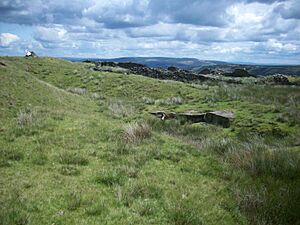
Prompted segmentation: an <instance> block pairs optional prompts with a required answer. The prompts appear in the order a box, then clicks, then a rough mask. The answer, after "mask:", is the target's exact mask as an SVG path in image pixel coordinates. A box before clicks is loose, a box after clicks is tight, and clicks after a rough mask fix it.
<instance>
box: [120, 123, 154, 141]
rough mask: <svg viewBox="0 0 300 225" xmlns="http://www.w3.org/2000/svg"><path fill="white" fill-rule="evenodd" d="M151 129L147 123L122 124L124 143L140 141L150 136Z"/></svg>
mask: <svg viewBox="0 0 300 225" xmlns="http://www.w3.org/2000/svg"><path fill="white" fill-rule="evenodd" d="M151 134H152V129H151V127H150V126H149V124H148V123H146V122H142V123H137V122H134V123H129V124H126V125H125V126H124V131H123V137H124V140H125V142H126V143H137V144H138V143H141V142H142V141H143V140H144V139H146V138H149V137H151Z"/></svg>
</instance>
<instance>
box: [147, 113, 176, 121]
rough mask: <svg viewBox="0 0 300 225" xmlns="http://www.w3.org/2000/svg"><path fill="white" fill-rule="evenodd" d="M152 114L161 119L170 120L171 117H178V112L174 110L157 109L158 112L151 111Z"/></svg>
mask: <svg viewBox="0 0 300 225" xmlns="http://www.w3.org/2000/svg"><path fill="white" fill-rule="evenodd" d="M150 114H152V115H154V116H156V117H158V118H160V119H161V120H169V119H175V118H176V113H174V112H170V113H166V112H163V111H156V112H151V113H150Z"/></svg>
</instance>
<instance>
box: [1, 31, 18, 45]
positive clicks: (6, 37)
mask: <svg viewBox="0 0 300 225" xmlns="http://www.w3.org/2000/svg"><path fill="white" fill-rule="evenodd" d="M18 40H20V38H19V37H18V36H17V35H15V34H11V33H1V34H0V46H1V47H9V46H10V45H11V44H12V43H14V42H16V41H18Z"/></svg>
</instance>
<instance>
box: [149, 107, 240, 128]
mask: <svg viewBox="0 0 300 225" xmlns="http://www.w3.org/2000/svg"><path fill="white" fill-rule="evenodd" d="M151 114H152V115H155V116H157V117H158V118H160V119H161V120H167V119H181V120H183V121H188V122H192V123H201V122H204V123H209V124H215V125H218V126H222V127H224V128H228V127H230V124H231V122H232V121H233V120H234V117H235V115H234V113H233V112H230V111H212V112H204V113H198V112H185V113H178V114H176V113H173V112H171V113H168V112H163V111H156V112H151Z"/></svg>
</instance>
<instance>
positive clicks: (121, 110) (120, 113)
mask: <svg viewBox="0 0 300 225" xmlns="http://www.w3.org/2000/svg"><path fill="white" fill-rule="evenodd" d="M108 110H109V112H110V113H111V115H113V116H114V117H116V118H120V117H127V116H130V115H131V114H133V112H134V109H133V107H132V106H128V105H125V104H124V103H123V102H121V101H117V102H112V103H110V104H109V105H108Z"/></svg>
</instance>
